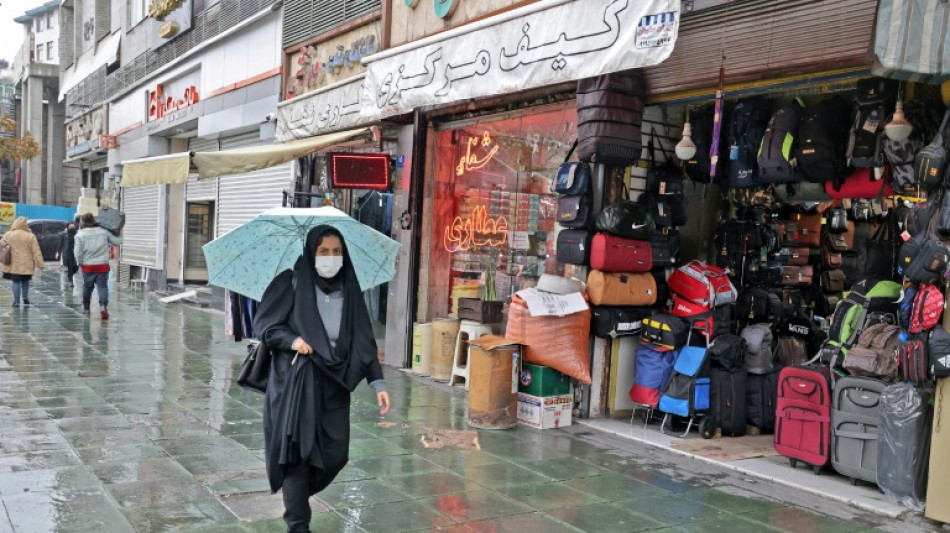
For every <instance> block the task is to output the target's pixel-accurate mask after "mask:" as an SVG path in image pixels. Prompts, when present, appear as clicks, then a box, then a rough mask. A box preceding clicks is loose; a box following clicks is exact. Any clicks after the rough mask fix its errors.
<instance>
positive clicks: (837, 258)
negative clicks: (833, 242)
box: [821, 246, 844, 268]
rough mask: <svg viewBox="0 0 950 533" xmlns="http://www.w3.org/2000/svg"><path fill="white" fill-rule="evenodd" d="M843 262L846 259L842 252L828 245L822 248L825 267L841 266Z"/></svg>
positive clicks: (822, 263) (822, 264)
mask: <svg viewBox="0 0 950 533" xmlns="http://www.w3.org/2000/svg"><path fill="white" fill-rule="evenodd" d="M843 262H844V259H843V258H842V257H841V252H835V251H834V250H832V249H830V248H828V247H827V246H825V247H824V248H822V249H821V266H823V267H825V268H841V264H842V263H843Z"/></svg>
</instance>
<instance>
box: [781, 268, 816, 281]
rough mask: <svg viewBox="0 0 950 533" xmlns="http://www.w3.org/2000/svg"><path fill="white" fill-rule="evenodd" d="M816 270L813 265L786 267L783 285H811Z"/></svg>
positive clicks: (783, 273)
mask: <svg viewBox="0 0 950 533" xmlns="http://www.w3.org/2000/svg"><path fill="white" fill-rule="evenodd" d="M814 273H815V272H814V269H813V267H812V266H811V265H805V266H786V267H783V268H782V285H788V286H802V285H811V282H812V279H813V276H814Z"/></svg>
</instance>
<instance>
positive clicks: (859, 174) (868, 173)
mask: <svg viewBox="0 0 950 533" xmlns="http://www.w3.org/2000/svg"><path fill="white" fill-rule="evenodd" d="M882 191H883V192H882ZM825 192H826V193H828V196H830V197H832V198H835V199H838V200H843V199H845V198H877V197H879V196H881V195H882V194H883V195H884V196H893V195H894V189H892V188H891V184H890V183H889V182H888V180H886V179H884V178H880V179H875V177H874V171H873V169H870V168H856V169H854V172H852V173H851V174H849V175H848V176H847V177H846V178H844V181H843V182H842V183H841V188H840V189H838V190H835V184H834V181H826V182H825Z"/></svg>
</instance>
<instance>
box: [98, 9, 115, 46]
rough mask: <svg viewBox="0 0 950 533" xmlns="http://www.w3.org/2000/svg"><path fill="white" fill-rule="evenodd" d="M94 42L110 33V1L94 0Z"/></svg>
mask: <svg viewBox="0 0 950 533" xmlns="http://www.w3.org/2000/svg"><path fill="white" fill-rule="evenodd" d="M95 25H96V42H97V43H98V42H99V41H100V40H102V38H103V37H105V36H106V35H109V34H110V33H112V2H111V1H110V0H96V21H95Z"/></svg>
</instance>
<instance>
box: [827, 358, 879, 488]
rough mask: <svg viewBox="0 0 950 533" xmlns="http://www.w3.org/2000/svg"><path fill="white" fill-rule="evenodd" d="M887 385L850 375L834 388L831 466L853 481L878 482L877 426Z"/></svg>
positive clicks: (838, 382) (852, 482)
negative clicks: (882, 396) (882, 397)
mask: <svg viewBox="0 0 950 533" xmlns="http://www.w3.org/2000/svg"><path fill="white" fill-rule="evenodd" d="M886 386H887V383H884V382H883V381H881V380H879V379H874V378H867V377H854V376H849V377H845V378H841V379H840V380H838V381H837V382H836V383H835V385H834V392H833V393H832V404H831V466H833V467H834V469H835V470H836V471H837V472H838V473H839V474H841V475H843V476H848V477H849V478H850V479H851V484H852V485H854V484H856V483H857V480H859V479H860V480H862V481H868V482H870V483H876V482H877V425H878V418H879V416H880V411H881V394H882V393H883V392H884V388H885V387H886Z"/></svg>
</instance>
